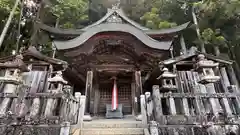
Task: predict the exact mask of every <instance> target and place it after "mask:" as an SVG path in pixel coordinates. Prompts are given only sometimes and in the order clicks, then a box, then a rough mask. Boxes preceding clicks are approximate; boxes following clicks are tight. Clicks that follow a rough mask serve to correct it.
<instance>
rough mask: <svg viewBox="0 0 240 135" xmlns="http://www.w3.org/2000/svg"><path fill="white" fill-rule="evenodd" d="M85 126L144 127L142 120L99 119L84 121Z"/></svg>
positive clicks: (85, 127)
mask: <svg viewBox="0 0 240 135" xmlns="http://www.w3.org/2000/svg"><path fill="white" fill-rule="evenodd" d="M83 128H84V129H87V128H143V126H142V123H141V121H126V120H103V121H101V120H99V121H91V122H84V123H83Z"/></svg>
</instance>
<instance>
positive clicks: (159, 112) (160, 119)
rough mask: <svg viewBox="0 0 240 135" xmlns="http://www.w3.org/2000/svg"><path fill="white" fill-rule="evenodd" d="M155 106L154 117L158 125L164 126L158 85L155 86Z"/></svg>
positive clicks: (153, 96) (153, 95)
mask: <svg viewBox="0 0 240 135" xmlns="http://www.w3.org/2000/svg"><path fill="white" fill-rule="evenodd" d="M152 91H153V94H152V98H153V106H154V116H155V119H156V121H157V122H158V123H160V124H162V123H164V122H163V112H162V101H161V95H160V91H159V86H158V85H153V90H152Z"/></svg>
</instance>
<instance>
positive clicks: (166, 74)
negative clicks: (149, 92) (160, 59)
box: [157, 68, 177, 79]
mask: <svg viewBox="0 0 240 135" xmlns="http://www.w3.org/2000/svg"><path fill="white" fill-rule="evenodd" d="M162 71H163V73H162V74H161V75H160V76H159V77H158V78H157V79H171V78H172V79H173V78H176V77H177V75H176V74H174V73H172V72H169V71H168V68H163V70H162Z"/></svg>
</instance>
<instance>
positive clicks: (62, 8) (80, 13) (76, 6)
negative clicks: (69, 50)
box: [50, 0, 88, 28]
mask: <svg viewBox="0 0 240 135" xmlns="http://www.w3.org/2000/svg"><path fill="white" fill-rule="evenodd" d="M53 4H54V6H51V7H50V12H51V13H53V15H55V16H56V17H57V18H58V19H59V26H60V27H63V28H76V27H80V26H79V24H80V22H82V21H86V20H88V15H87V13H88V3H87V2H86V1H85V0H56V1H55V2H53Z"/></svg>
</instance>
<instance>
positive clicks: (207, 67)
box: [195, 54, 220, 84]
mask: <svg viewBox="0 0 240 135" xmlns="http://www.w3.org/2000/svg"><path fill="white" fill-rule="evenodd" d="M218 65H219V63H215V62H214V61H212V60H207V59H205V56H204V55H203V54H200V55H198V60H197V63H196V64H195V68H196V70H197V72H198V73H199V77H200V80H199V83H202V84H207V83H215V82H217V81H218V80H219V79H220V76H216V75H215V73H214V69H215V68H217V67H218Z"/></svg>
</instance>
